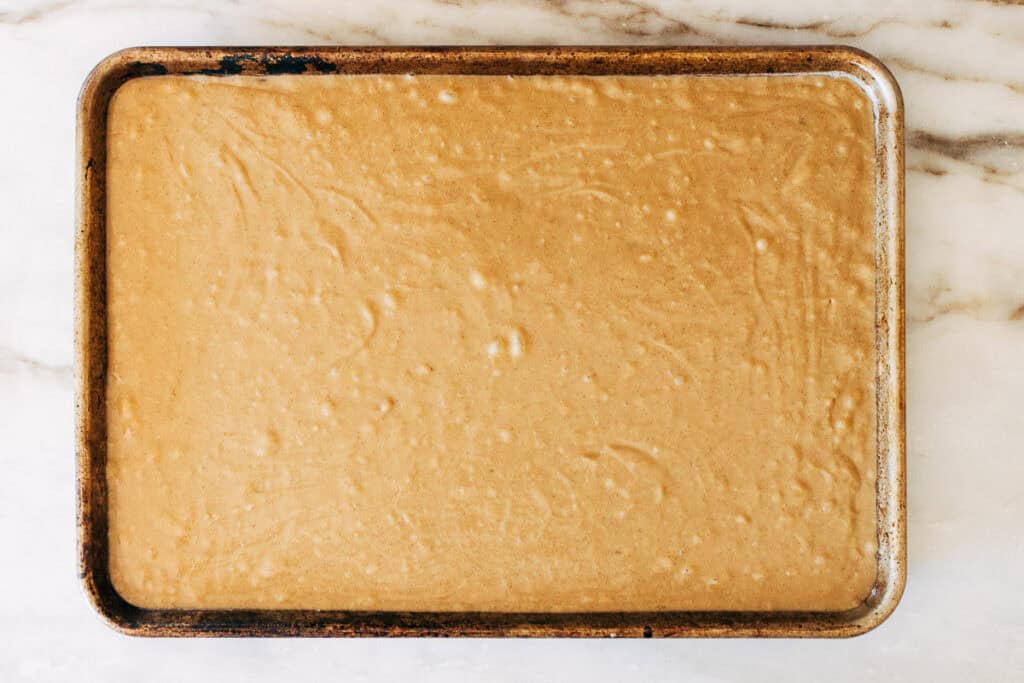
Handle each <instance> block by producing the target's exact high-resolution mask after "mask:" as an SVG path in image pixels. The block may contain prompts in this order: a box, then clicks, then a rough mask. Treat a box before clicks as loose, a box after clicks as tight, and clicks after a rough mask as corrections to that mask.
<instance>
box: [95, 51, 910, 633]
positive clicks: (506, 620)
mask: <svg viewBox="0 0 1024 683" xmlns="http://www.w3.org/2000/svg"><path fill="white" fill-rule="evenodd" d="M324 73H332V74H333V73H337V74H378V73H379V74H388V73H401V74H406V73H414V74H492V75H493V74H501V75H504V74H515V75H531V74H584V75H593V76H596V75H627V74H632V75H665V74H695V75H700V74H704V75H712V74H713V75H745V74H749V75H764V74H796V73H802V74H806V73H820V74H829V75H845V76H847V77H850V78H853V79H855V80H856V81H857V82H858V83H860V85H861V86H862V87H863V88H864V89H865V90H866V91H867V92H868V93H869V94H870V95H871V97H872V99H873V100H874V102H875V140H876V149H875V177H876V218H875V262H876V279H875V294H876V296H875V301H876V312H875V322H876V328H875V329H876V354H875V355H876V364H877V368H876V401H877V406H876V410H877V459H878V460H877V467H878V477H877V498H876V501H877V504H876V521H877V540H878V553H877V558H878V575H877V579H876V583H875V585H874V588H873V589H872V591H871V593H870V595H869V596H868V598H867V600H866V601H865V602H864V603H863V604H862V605H860V606H858V607H856V608H854V609H852V610H849V611H846V612H730V611H714V612H687V611H671V612H614V613H611V612H599V613H594V612H579V613H491V612H448V613H427V612H380V611H318V610H221V609H217V610H164V609H142V608H138V607H135V606H134V605H131V604H129V603H128V602H126V601H125V600H124V599H123V598H122V597H121V596H120V595H119V594H118V593H117V591H116V590H115V589H114V587H113V585H112V584H111V580H110V575H109V571H108V563H107V559H108V538H107V531H108V528H107V489H106V470H105V464H106V424H105V419H106V418H105V396H104V391H105V390H104V387H105V381H106V361H107V346H106V339H107V335H106V310H107V305H106V247H105V232H106V218H105V211H106V208H105V207H106V187H105V180H106V169H105V167H106V124H107V108H108V105H109V103H110V99H111V96H112V95H113V93H114V92H115V91H116V90H117V88H118V87H119V86H121V85H122V84H123V83H125V82H126V81H128V80H129V79H132V78H138V77H142V76H152V75H161V74H208V75H229V74H230V75H235V74H248V75H264V76H265V75H274V74H310V76H311V77H315V75H316V74H324ZM903 136H904V131H903V105H902V99H901V95H900V91H899V87H898V86H897V84H896V82H895V81H894V80H893V78H892V75H891V74H890V73H889V71H888V70H887V69H886V68H885V67H884V66H883V65H882V64H881V63H880V62H879V61H877V60H876V59H875V58H873V57H871V56H870V55H868V54H866V53H864V52H861V51H859V50H856V49H853V48H848V47H785V48H770V47H766V48H648V47H643V48H628V47H627V48H601V47H587V48H582V47H558V48H533V47H531V48H515V47H509V48H484V47H481V48H478V47H470V48H450V47H442V48H345V47H313V48H283V47H272V48H162V47H153V48H133V49H129V50H124V51H122V52H118V53H116V54H114V55H112V56H110V57H108V58H107V59H105V60H104V61H103V62H102V63H100V64H99V65H98V66H97V67H96V69H95V70H94V71H93V72H92V74H91V75H90V76H89V78H88V79H87V81H86V83H85V85H84V87H83V89H82V93H81V96H80V100H79V110H78V156H77V167H76V174H77V183H78V186H77V195H78V197H77V200H78V204H77V227H76V239H75V269H76V280H75V312H76V326H75V349H76V352H75V369H76V376H77V387H76V445H77V475H78V519H77V523H78V533H79V553H78V562H79V572H80V575H81V578H82V582H83V585H84V588H85V591H86V594H87V595H88V597H89V600H90V601H91V602H92V604H93V606H94V607H95V609H96V610H97V611H98V612H99V614H100V615H101V616H102V617H103V618H104V619H105V620H106V621H107V622H108V623H109V624H110V625H111V626H113V627H114V628H116V629H118V630H120V631H122V632H124V633H128V634H132V635H141V636H515V637H522V636H590V637H596V636H610V637H645V638H649V637H662V636H676V637H680V636H698V637H700V636H703V637H741V636H742V637H749V636H762V637H843V636H853V635H857V634H860V633H863V632H865V631H868V630H870V629H872V628H874V627H875V626H877V625H878V624H879V623H881V622H882V621H883V620H884V619H885V618H886V617H887V616H888V615H889V614H890V613H891V612H892V610H893V609H894V608H895V607H896V604H897V603H898V601H899V599H900V595H901V594H902V592H903V586H904V583H905V580H906V482H905V407H904V394H905V390H904V293H903V292H904V257H903V250H904V247H903V243H904V225H903V222H904V221H903V204H904V190H903V183H904V159H903V157H904V143H903Z"/></svg>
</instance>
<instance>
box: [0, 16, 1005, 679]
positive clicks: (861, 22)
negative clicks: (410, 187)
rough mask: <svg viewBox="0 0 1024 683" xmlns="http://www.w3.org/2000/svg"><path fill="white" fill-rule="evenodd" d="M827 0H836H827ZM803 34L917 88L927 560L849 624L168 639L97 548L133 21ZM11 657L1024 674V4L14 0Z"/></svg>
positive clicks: (273, 38) (158, 665)
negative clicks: (124, 98)
mask: <svg viewBox="0 0 1024 683" xmlns="http://www.w3.org/2000/svg"><path fill="white" fill-rule="evenodd" d="M813 5H817V7H813ZM331 43H334V44H353V45H354V44H360V45H364V44H365V45H369V44H538V45H541V44H662V45H683V44H706V45H719V44H798V43H799V44H806V43H845V44H852V45H855V46H858V47H861V48H864V49H866V50H868V51H870V52H872V53H874V54H875V55H877V56H878V57H880V58H881V59H882V60H883V61H884V62H885V63H886V64H887V65H889V67H890V68H891V69H892V71H893V72H894V73H895V75H896V77H897V79H898V80H899V82H900V84H901V86H902V88H903V93H904V97H905V100H906V111H907V140H908V164H907V166H908V169H907V314H908V333H907V370H908V376H907V382H908V400H907V403H908V425H909V426H908V461H909V463H908V467H909V476H908V481H909V537H910V558H909V564H910V573H909V582H908V586H907V591H906V594H905V596H904V598H903V602H902V604H901V605H900V607H899V608H898V609H897V610H896V612H895V614H894V615H893V616H892V617H891V618H890V620H889V621H887V622H886V623H885V624H883V625H882V626H881V627H880V628H878V629H877V630H875V631H873V632H871V633H869V634H867V635H865V636H862V637H860V638H856V639H853V640H847V641H753V640H747V641H727V640H726V641H515V640H509V641H495V640H477V641H466V640H460V641H430V640H405V641H383V640H349V641H328V640H303V641H300V640H280V641H256V640H251V641H245V640H233V641H223V640H222V641H196V640H177V641H154V640H141V639H130V638H126V637H124V636H120V635H118V634H116V633H114V632H113V631H111V630H109V629H108V628H107V627H105V626H104V625H103V624H102V623H101V622H100V621H99V619H98V618H97V617H96V616H95V615H94V614H93V613H92V611H91V609H90V607H89V606H88V605H87V603H86V601H85V598H84V597H83V595H82V593H81V590H80V588H79V585H78V579H77V577H76V573H75V566H76V564H75V563H76V560H75V531H74V484H73V480H74V448H73V429H72V423H73V417H72V416H73V400H72V384H73V379H72V369H71V357H72V256H73V249H72V241H73V226H74V220H73V207H74V171H73V153H74V113H75V97H76V95H77V93H78V89H79V86H80V85H81V83H82V80H83V79H84V77H85V75H86V73H87V72H88V71H89V69H90V68H91V67H92V66H93V65H94V64H95V63H96V62H97V61H99V60H100V59H101V58H102V57H103V56H105V55H106V54H108V53H110V52H112V51H114V50H116V49H118V48H122V47H126V46H129V45H146V44H151V45H152V44H156V45H161V44H164V45H174V44H182V45H184V44H204V45H205V44H248V45H257V44H277V45H288V44H331ZM0 92H2V93H3V94H4V97H3V102H4V106H3V107H2V108H0V150H3V155H2V157H0V207H2V213H0V216H2V220H0V414H2V415H3V416H4V418H3V419H2V420H0V466H2V471H3V473H4V474H3V476H2V477H0V532H2V538H3V539H4V547H5V549H6V550H5V553H4V560H3V561H2V562H0V585H3V586H4V589H3V596H4V597H3V600H2V601H0V642H2V643H3V644H2V645H0V680H4V681H19V680H33V681H34V680H40V681H48V680H53V681H67V680H81V681H93V680H95V681H101V680H104V681H106V680H121V679H124V680H152V681H164V680H167V681H171V680H174V681H178V680H190V679H194V680H204V679H206V678H210V679H214V677H216V680H219V681H233V680H239V681H242V680H244V681H263V680H267V681H269V680H281V679H291V678H295V679H311V680H322V679H325V678H327V677H328V676H331V677H332V678H338V679H343V680H348V681H361V680H378V679H392V680H402V679H405V678H412V677H415V679H416V680H423V681H434V680H438V681H440V680H474V681H478V680H479V681H483V680H496V681H527V680H538V681H540V680H552V679H554V680H563V681H573V680H579V681H584V680H586V681H598V682H599V681H619V680H623V679H626V678H628V679H630V680H642V681H662V680H665V681H668V680H690V681H741V680H787V681H804V680H806V681H820V680H831V681H865V680H907V679H910V680H932V681H946V680H948V681H960V680H973V681H1010V680H1022V679H1024V580H1022V578H1021V577H1022V576H1024V531H1022V528H1024V527H1022V524H1021V519H1022V515H1024V509H1022V507H1024V506H1022V500H1024V494H1022V482H1024V458H1022V457H1021V455H1022V453H1024V5H1020V4H1017V3H1015V2H1014V1H1013V0H988V1H981V0H935V1H932V2H910V1H901V0H886V1H881V0H842V1H838V0H837V1H835V2H830V3H806V2H796V1H780V0H774V1H772V2H763V1H759V0H731V1H728V2H710V1H695V2H657V1H654V0H617V1H616V0H612V1H609V2H591V1H587V0H548V1H541V0H531V1H524V2H512V1H511V0H506V1H497V2H490V1H474V0H464V1H462V2H460V1H459V0H407V1H405V2H399V1H398V0H395V1H392V2H377V3H372V2H351V3H343V2H332V1H329V0H305V1H297V2H290V3H286V2H268V1H266V0H262V1H256V2H246V3H239V2H232V1H222V2H205V3H200V2H180V1H178V0H162V1H161V2H153V3H150V2H145V1H144V0H136V1H129V2H124V1H110V0H30V1H18V0H13V2H12V1H11V0H8V1H7V2H0Z"/></svg>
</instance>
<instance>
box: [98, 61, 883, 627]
mask: <svg viewBox="0 0 1024 683" xmlns="http://www.w3.org/2000/svg"><path fill="white" fill-rule="evenodd" d="M872 116H873V114H872V106H871V103H870V101H869V100H868V99H867V98H866V96H865V95H864V93H863V92H862V91H861V90H860V89H859V88H858V87H857V86H856V85H855V84H853V83H852V82H850V81H847V80H845V79H842V78H830V77H815V76H802V77H772V78H760V77H740V78H736V77H732V78H729V77H685V76H684V77H631V78H611V77H602V78H586V77H520V78H506V77H466V76H461V77H458V76H455V77H448V76H421V77H405V76H385V77H376V76H275V77H271V78H266V79H263V78H256V77H229V78H207V77H155V78H144V79H139V80H133V81H130V82H129V83H127V84H126V85H125V86H123V87H122V88H121V89H120V90H119V91H118V93H117V95H116V96H115V98H114V100H113V103H112V105H111V109H110V120H109V136H110V137H109V161H108V164H109V165H108V184H109V196H108V227H107V248H108V267H109V273H108V287H109V302H108V303H109V341H110V358H109V362H110V364H109V380H108V394H107V397H108V400H107V411H108V429H109V437H108V438H109V450H108V458H109V460H108V473H107V477H108V484H109V487H110V569H111V573H112V576H113V580H114V583H115V585H116V587H117V589H118V590H119V591H120V592H121V593H122V594H123V595H124V597H125V598H126V599H128V600H129V601H130V602H133V603H135V604H137V605H140V606H147V607H282V608H283V607H290V608H300V607H305V608H359V609H402V610H406V609H410V610H434V609H440V610H467V609H468V610H543V611H547V610H559V611H560V610H651V609H780V608H784V609H808V608H810V609H842V608H848V607H851V606H853V605H855V604H857V603H859V602H860V601H861V600H863V599H864V597H865V596H866V595H867V593H868V591H869V589H870V587H871V585H872V583H873V581H874V576H875V553H876V545H875V516H874V502H875V496H874V487H875V410H874V400H875V395H874V388H873V387H874V368H875V360H874V352H873V344H874V277H875V270H874V258H873V212H874V204H873V196H874V176H873V167H872V156H873V125H872Z"/></svg>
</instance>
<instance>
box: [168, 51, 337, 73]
mask: <svg viewBox="0 0 1024 683" xmlns="http://www.w3.org/2000/svg"><path fill="white" fill-rule="evenodd" d="M246 71H251V72H253V73H259V74H261V75H268V76H270V75H277V74H304V73H322V74H329V73H337V71H338V65H337V64H334V63H332V62H329V61H327V60H325V59H322V58H320V57H300V56H296V55H273V54H271V55H263V56H259V57H257V56H256V55H253V54H249V53H240V54H233V55H227V56H225V57H222V58H221V59H220V61H219V62H218V66H217V67H215V68H208V69H199V70H198V71H188V72H185V73H187V74H202V75H204V76H237V75H239V74H242V73H244V72H246Z"/></svg>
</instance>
